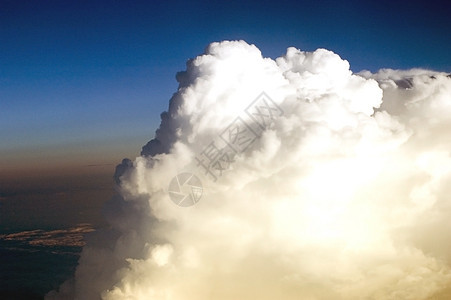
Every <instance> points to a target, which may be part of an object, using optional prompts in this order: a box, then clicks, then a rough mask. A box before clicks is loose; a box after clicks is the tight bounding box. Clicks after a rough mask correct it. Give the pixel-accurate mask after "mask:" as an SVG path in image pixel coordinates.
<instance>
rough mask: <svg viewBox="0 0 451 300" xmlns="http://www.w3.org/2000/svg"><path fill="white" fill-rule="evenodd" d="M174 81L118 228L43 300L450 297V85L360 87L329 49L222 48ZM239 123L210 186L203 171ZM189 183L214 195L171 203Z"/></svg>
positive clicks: (438, 81) (406, 79) (438, 79)
mask: <svg viewBox="0 0 451 300" xmlns="http://www.w3.org/2000/svg"><path fill="white" fill-rule="evenodd" d="M177 80H178V81H179V83H180V86H179V89H178V91H177V93H176V94H174V96H173V97H172V99H171V101H170V105H169V110H168V112H167V113H164V114H163V115H162V123H161V126H160V128H159V129H158V131H157V134H156V140H154V141H152V142H150V143H149V144H148V145H146V146H145V147H144V149H143V153H142V154H143V155H142V156H141V157H138V158H136V159H135V161H134V162H129V161H124V162H123V164H122V166H121V168H118V170H119V169H120V171H118V175H122V176H121V178H120V185H121V188H120V193H121V196H120V197H116V198H113V199H112V200H111V201H110V202H109V203H108V204H107V207H106V212H107V217H108V219H109V221H110V222H111V224H112V227H113V230H111V231H108V232H98V233H97V236H95V237H93V240H92V241H90V242H89V243H88V246H86V247H85V248H84V250H83V253H82V257H81V259H80V265H79V266H78V268H77V272H76V274H75V277H74V279H73V280H71V281H68V282H66V283H65V284H64V285H63V286H62V287H61V288H60V291H59V293H56V292H52V293H50V294H49V295H47V299H66V298H65V297H67V298H68V299H73V298H75V299H83V300H85V299H109V300H112V299H176V300H178V299H183V300H189V299H196V300H202V299H216V300H218V299H300V298H302V299H430V298H432V297H436V298H434V299H449V298H450V297H451V290H450V289H449V286H451V269H450V266H451V238H450V237H451V229H448V228H451V227H450V226H448V225H449V219H450V217H451V201H450V200H451V199H450V198H449V195H450V194H451V193H450V192H451V187H450V185H449V184H448V182H449V181H450V180H451V156H450V149H451V135H450V131H449V128H451V127H450V126H451V117H450V116H451V99H450V95H451V79H450V78H449V76H447V74H444V73H438V72H432V71H426V70H409V71H397V70H381V71H380V72H378V73H376V74H371V73H369V72H361V73H359V74H353V73H352V72H351V71H350V70H349V63H348V62H347V61H345V60H342V59H341V58H340V57H339V56H338V55H336V54H334V53H333V52H331V51H328V50H325V49H318V50H316V51H314V52H303V51H300V50H298V49H295V48H289V49H288V50H287V53H286V55H284V56H283V57H279V58H277V59H276V60H272V59H269V58H263V57H262V55H261V53H260V51H259V49H258V48H257V47H255V46H254V45H248V44H247V43H245V42H244V41H235V42H228V41H225V42H221V43H213V44H211V45H210V46H209V47H208V48H207V49H206V52H205V54H203V55H200V56H198V57H196V58H195V59H193V60H190V61H189V62H188V64H187V70H186V71H184V72H181V73H179V74H178V75H177ZM262 92H264V93H265V94H263V95H262V94H261V93H262ZM259 95H260V98H256V97H258V96H259ZM263 98H264V99H265V100H262V99H263ZM254 100H255V101H257V102H253V101H254ZM258 101H266V102H258ZM259 103H260V113H262V114H263V113H264V112H263V111H265V106H264V105H263V104H262V103H266V104H267V106H266V108H267V109H268V108H272V110H271V112H272V113H273V115H272V118H266V119H265V118H264V117H263V118H262V116H261V115H258V114H256V112H258V111H256V110H255V109H256V105H257V104H259ZM268 112H269V111H266V113H268ZM253 117H254V118H253ZM237 118H239V119H237ZM264 120H266V121H267V122H266V124H265V126H263V127H259V126H258V125H259V123H262V122H263V121H264ZM243 121H244V122H246V124H247V125H248V126H249V127H241V128H248V129H249V130H250V131H249V130H248V132H247V134H248V135H247V136H245V137H244V138H243V139H241V140H239V141H240V143H238V144H233V145H232V147H235V150H236V154H235V155H234V156H233V157H232V156H230V157H229V158H233V162H230V163H229V164H227V167H228V168H227V170H224V171H223V172H222V174H220V173H218V168H216V169H214V168H213V171H214V172H215V173H214V174H216V181H215V180H213V178H212V176H210V175H208V174H206V173H205V170H204V169H203V168H202V166H200V165H199V163H198V161H197V160H196V158H197V159H200V158H201V159H205V155H203V154H205V153H206V152H203V151H206V150H207V149H210V150H211V149H212V148H209V147H210V146H212V145H216V146H218V145H223V146H224V145H225V143H224V140H227V138H230V136H229V135H228V134H229V133H230V132H232V131H231V130H228V129H231V128H232V127H233V126H232V127H229V126H231V125H236V124H238V123H239V124H240V125H241V126H245V125H244V123H242V122H243ZM237 122H238V123H237ZM240 122H241V123H240ZM253 133H254V135H253ZM235 137H236V136H235ZM252 138H255V140H253V142H252V143H251V144H249V145H248V147H247V148H246V149H242V148H244V147H243V145H246V143H248V142H249V139H252ZM229 141H230V140H229ZM212 142H213V143H214V144H211V143H212ZM240 147H242V148H240ZM220 148H222V147H220ZM227 149H229V148H227ZM237 149H238V150H237ZM224 150H226V149H224ZM223 153H225V152H223ZM183 172H190V173H193V174H196V175H197V176H198V178H200V180H201V182H202V185H203V188H204V190H203V194H202V198H201V200H200V201H199V202H198V203H197V204H195V205H193V206H190V207H180V206H177V205H175V204H174V203H173V202H172V201H171V199H170V195H169V193H168V185H169V183H170V182H171V180H172V179H173V178H174V176H176V175H177V174H180V173H183Z"/></svg>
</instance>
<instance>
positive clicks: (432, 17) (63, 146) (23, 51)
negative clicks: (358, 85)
mask: <svg viewBox="0 0 451 300" xmlns="http://www.w3.org/2000/svg"><path fill="white" fill-rule="evenodd" d="M449 15H451V10H450V7H449V4H444V3H440V1H396V2H395V1H308V2H305V1H299V2H295V1H292V2H291V1H280V2H277V3H276V2H274V1H271V2H270V1H260V2H257V1H248V2H244V1H228V2H227V3H226V4H225V3H221V4H219V3H209V2H207V1H189V2H185V1H164V2H163V1H161V2H154V1H133V2H126V1H74V2H69V1H4V0H2V1H0V139H1V141H2V142H1V143H0V173H1V174H0V177H8V176H13V175H14V176H22V175H21V174H24V173H27V174H32V173H33V172H36V173H41V172H44V171H45V172H56V171H57V170H60V171H61V170H72V171H73V170H74V169H78V170H80V172H81V173H83V172H91V171H87V170H92V169H93V168H87V166H89V165H90V166H93V165H110V164H113V165H114V164H115V163H119V162H120V160H121V159H122V158H123V157H131V158H134V156H137V155H139V152H140V147H141V146H142V145H144V144H145V143H146V142H147V141H148V140H150V139H151V138H152V137H153V133H154V131H155V129H156V128H157V126H158V124H159V121H160V120H159V115H160V113H161V112H162V111H164V110H166V109H167V103H168V100H169V99H170V97H171V95H172V94H173V93H174V92H176V89H177V82H176V80H175V74H176V73H177V72H178V71H182V70H184V69H185V62H186V60H187V59H189V58H192V57H195V56H196V55H198V54H200V53H202V52H203V50H204V48H205V47H206V46H207V45H208V44H209V43H210V42H213V41H220V40H225V39H229V40H237V39H244V40H246V41H247V42H248V43H253V44H255V45H257V47H259V48H260V49H261V50H262V54H263V56H265V57H272V58H275V57H278V56H280V55H283V54H284V52H285V50H286V48H287V47H289V46H294V47H296V48H299V49H301V50H308V51H311V50H315V49H317V48H327V49H329V50H332V51H334V52H336V53H337V54H339V55H340V56H341V57H342V58H344V59H347V60H348V61H349V62H350V64H351V69H352V70H353V71H355V72H358V71H361V70H364V69H367V70H370V71H376V70H378V69H380V68H394V69H409V68H413V67H422V68H428V69H433V70H438V71H445V72H450V71H451V55H450V54H449V53H451V42H450V39H449V36H450V28H451V21H450V19H449ZM108 169H109V168H108Z"/></svg>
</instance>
